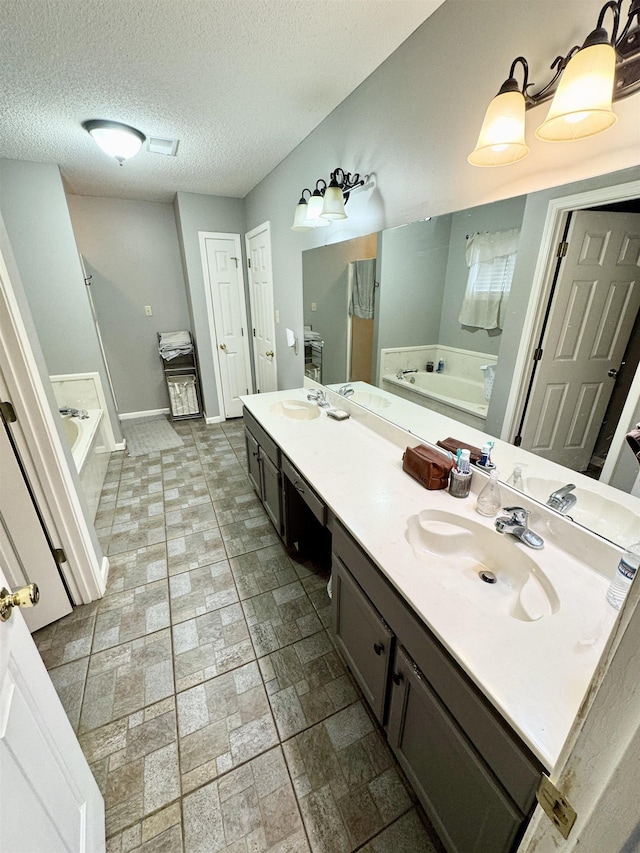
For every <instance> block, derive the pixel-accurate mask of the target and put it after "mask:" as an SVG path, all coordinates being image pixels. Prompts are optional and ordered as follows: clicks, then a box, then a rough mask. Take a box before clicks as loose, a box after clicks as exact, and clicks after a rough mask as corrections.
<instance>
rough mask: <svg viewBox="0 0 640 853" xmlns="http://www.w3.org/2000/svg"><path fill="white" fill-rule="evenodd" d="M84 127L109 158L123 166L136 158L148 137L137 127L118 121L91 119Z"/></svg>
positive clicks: (84, 123)
mask: <svg viewBox="0 0 640 853" xmlns="http://www.w3.org/2000/svg"><path fill="white" fill-rule="evenodd" d="M82 126H83V127H84V129H85V130H86V131H87V133H88V134H90V135H91V137H92V138H93V139H94V140H95V142H96V143H97V145H99V146H100V148H102V150H103V151H104V153H105V154H108V155H109V157H114V158H115V159H116V160H117V161H118V163H120V165H121V166H122V164H123V162H124V161H125V160H128V159H129V158H130V157H135V156H136V154H137V153H138V151H140V148H141V147H142V143H143V142H144V141H145V139H146V136H145V135H144V133H142V132H141V131H140V130H136V128H135V127H129V125H128V124H120V122H117V121H104V120H103V119H99V118H98V119H91V121H85V122H83V124H82Z"/></svg>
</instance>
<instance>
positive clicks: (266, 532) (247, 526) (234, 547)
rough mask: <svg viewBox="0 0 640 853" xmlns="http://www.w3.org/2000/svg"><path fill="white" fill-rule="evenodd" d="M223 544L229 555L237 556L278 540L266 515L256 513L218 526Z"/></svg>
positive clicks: (266, 546)
mask: <svg viewBox="0 0 640 853" xmlns="http://www.w3.org/2000/svg"><path fill="white" fill-rule="evenodd" d="M220 532H221V534H222V538H223V540H224V546H225V548H226V549H227V554H228V555H229V557H238V556H239V555H240V554H247V553H248V552H249V551H257V550H258V549H259V548H268V547H269V546H270V545H275V544H276V543H279V542H280V539H279V537H278V534H277V533H276V531H275V529H274V527H273V524H271V522H270V521H269V519H268V518H267V516H266V515H257V516H255V517H254V518H246V519H244V521H236V522H235V523H234V524H225V525H224V527H221V528H220Z"/></svg>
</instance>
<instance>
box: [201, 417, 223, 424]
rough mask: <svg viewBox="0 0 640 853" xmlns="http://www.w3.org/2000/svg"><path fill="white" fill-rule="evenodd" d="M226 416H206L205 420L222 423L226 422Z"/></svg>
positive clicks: (208, 422)
mask: <svg viewBox="0 0 640 853" xmlns="http://www.w3.org/2000/svg"><path fill="white" fill-rule="evenodd" d="M224 420H225V419H224V418H223V417H222V416H221V415H212V416H211V417H207V415H205V416H204V422H205V423H206V424H221V423H223V422H224Z"/></svg>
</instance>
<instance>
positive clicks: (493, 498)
mask: <svg viewBox="0 0 640 853" xmlns="http://www.w3.org/2000/svg"><path fill="white" fill-rule="evenodd" d="M501 506H502V498H501V497H500V488H499V486H498V469H497V468H494V469H493V471H492V472H491V474H490V475H489V482H488V483H486V485H485V487H484V488H483V489H482V491H481V492H480V494H479V495H478V503H477V505H476V511H477V512H479V513H480V515H488V516H491V515H495V514H496V513H497V512H498V510H499V509H500V507H501Z"/></svg>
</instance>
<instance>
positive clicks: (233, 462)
mask: <svg viewBox="0 0 640 853" xmlns="http://www.w3.org/2000/svg"><path fill="white" fill-rule="evenodd" d="M200 458H201V459H202V460H203V461H202V470H203V471H204V475H205V477H214V476H216V474H224V475H234V474H241V473H244V472H243V471H242V468H241V466H240V463H239V462H238V457H237V456H236V454H235V452H234V450H233V448H232V447H231V445H230V444H229V443H228V442H227V446H226V449H224V450H222V449H221V448H216V449H215V450H213V451H212V452H209V453H204V454H202V455H201V457H200Z"/></svg>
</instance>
